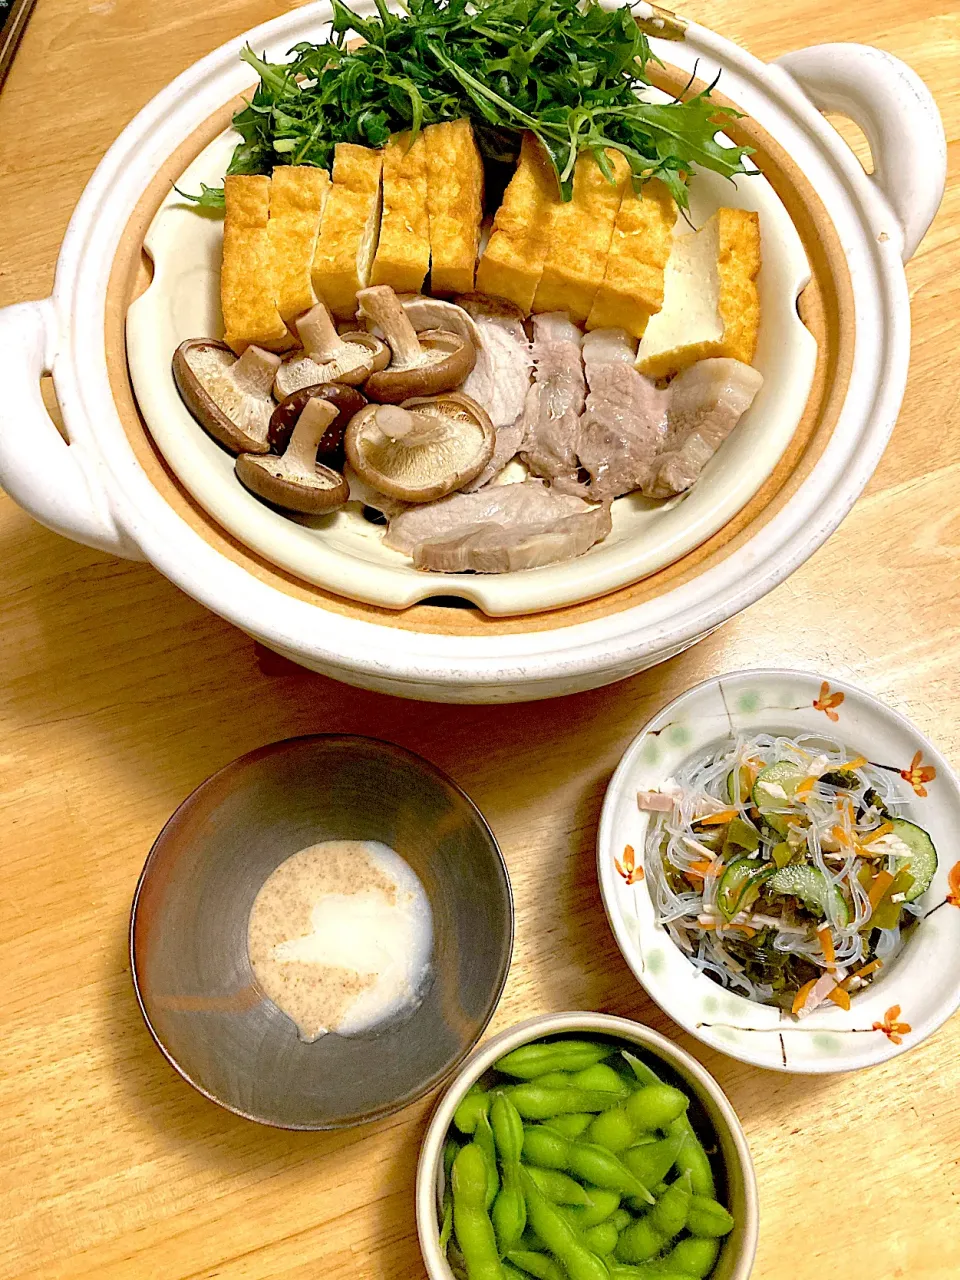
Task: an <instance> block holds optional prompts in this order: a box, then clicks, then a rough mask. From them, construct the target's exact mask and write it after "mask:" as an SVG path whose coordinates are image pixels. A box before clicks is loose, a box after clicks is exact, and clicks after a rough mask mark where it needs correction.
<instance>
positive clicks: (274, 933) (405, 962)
mask: <svg viewBox="0 0 960 1280" xmlns="http://www.w3.org/2000/svg"><path fill="white" fill-rule="evenodd" d="M247 949H248V952H249V955H250V964H251V965H252V967H253V972H254V975H255V977H256V979H257V982H258V983H259V985H260V988H261V989H262V990H263V992H264V993H265V994H266V995H267V996H268V997H269V998H270V999H271V1000H272V1001H273V1002H274V1004H275V1005H276V1006H277V1007H278V1008H279V1009H280V1010H281V1011H282V1012H283V1013H285V1014H286V1015H287V1016H288V1017H289V1018H291V1019H292V1020H293V1021H294V1022H295V1023H296V1025H297V1031H298V1033H299V1036H300V1039H301V1040H305V1041H306V1042H307V1043H310V1042H311V1041H313V1040H316V1039H317V1038H318V1037H319V1036H322V1035H325V1034H326V1033H327V1032H331V1031H335V1032H337V1033H339V1034H340V1035H359V1034H361V1033H362V1032H364V1031H369V1030H370V1029H371V1028H373V1027H375V1026H377V1025H379V1024H380V1023H382V1022H385V1021H387V1020H388V1019H390V1018H392V1017H395V1016H396V1015H397V1014H398V1013H401V1012H410V1011H412V1010H413V1009H414V1008H416V1006H417V1005H418V1004H419V1003H420V1000H421V999H422V997H423V993H424V990H425V987H426V980H427V977H428V974H429V967H430V955H431V952H432V949H433V925H432V916H431V911H430V901H429V899H428V898H427V895H426V892H425V891H424V888H423V885H422V884H421V883H420V880H419V879H418V877H417V876H416V874H415V873H414V872H413V871H412V870H411V868H410V867H409V866H408V864H407V863H406V862H405V861H404V860H403V858H401V857H400V855H399V854H397V853H395V852H394V851H393V850H392V849H390V848H388V847H387V846H386V845H384V844H379V843H377V842H375V841H359V840H327V841H324V842H323V843H321V844H315V845H311V846H310V847H309V848H307V849H301V850H300V852H299V853H295V854H293V855H292V856H291V857H289V858H287V859H286V861H284V862H281V863H280V865H279V866H278V867H277V868H276V869H275V870H274V871H273V872H272V873H271V874H270V876H268V878H267V879H266V880H265V881H264V883H263V885H262V887H261V889H260V892H259V893H258V894H257V896H256V899H255V900H254V904H253V907H252V909H251V911H250V921H249V924H248V929H247Z"/></svg>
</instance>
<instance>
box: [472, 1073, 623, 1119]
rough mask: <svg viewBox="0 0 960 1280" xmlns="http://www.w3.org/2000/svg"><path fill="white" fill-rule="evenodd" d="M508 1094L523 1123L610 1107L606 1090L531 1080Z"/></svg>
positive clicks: (604, 1109) (515, 1086)
mask: <svg viewBox="0 0 960 1280" xmlns="http://www.w3.org/2000/svg"><path fill="white" fill-rule="evenodd" d="M506 1092H507V1095H508V1096H509V1098H510V1100H511V1101H512V1103H513V1105H514V1106H515V1107H516V1108H517V1110H518V1111H519V1112H520V1114H521V1115H522V1116H523V1118H524V1120H549V1119H551V1118H552V1117H553V1116H561V1115H566V1114H569V1113H570V1112H573V1111H606V1109H607V1107H609V1105H610V1094H609V1092H607V1091H606V1090H603V1089H578V1088H577V1087H576V1086H574V1085H565V1086H564V1087H563V1088H551V1087H550V1086H549V1085H542V1084H540V1083H539V1081H530V1082H529V1083H527V1084H514V1085H511V1086H510V1087H509V1088H508V1089H507V1090H506ZM458 1127H459V1126H458Z"/></svg>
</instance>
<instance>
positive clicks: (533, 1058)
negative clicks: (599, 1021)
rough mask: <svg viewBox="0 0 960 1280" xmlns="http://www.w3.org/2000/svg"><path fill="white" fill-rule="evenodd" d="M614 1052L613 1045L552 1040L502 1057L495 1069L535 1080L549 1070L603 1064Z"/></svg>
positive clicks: (579, 1068)
mask: <svg viewBox="0 0 960 1280" xmlns="http://www.w3.org/2000/svg"><path fill="white" fill-rule="evenodd" d="M613 1052H614V1050H613V1046H612V1045H605V1044H595V1043H593V1041H590V1040H554V1041H552V1042H550V1043H547V1044H543V1043H539V1044H525V1045H521V1046H520V1048H519V1049H514V1050H513V1052H512V1053H507V1054H505V1055H504V1056H503V1057H502V1058H500V1059H499V1061H498V1062H496V1063H494V1066H495V1067H496V1069H497V1070H498V1071H502V1072H503V1073H504V1075H508V1076H514V1077H516V1078H517V1079H518V1080H535V1079H536V1078H537V1076H545V1075H546V1074H547V1073H548V1072H549V1071H582V1070H583V1069H584V1068H585V1067H592V1066H593V1064H594V1063H595V1062H603V1060H604V1059H605V1058H609V1057H610V1055H611V1054H612V1053H613Z"/></svg>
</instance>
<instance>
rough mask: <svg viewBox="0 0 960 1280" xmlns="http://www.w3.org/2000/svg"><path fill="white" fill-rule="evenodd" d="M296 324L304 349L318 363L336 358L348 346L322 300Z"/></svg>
mask: <svg viewBox="0 0 960 1280" xmlns="http://www.w3.org/2000/svg"><path fill="white" fill-rule="evenodd" d="M296 325H297V333H298V334H299V335H300V341H301V342H302V343H303V349H304V351H306V353H307V355H308V356H309V357H310V359H311V360H316V362H317V363H318V364H327V363H328V362H329V361H331V360H335V359H336V358H337V356H338V355H340V354H341V352H342V351H343V350H344V348H345V347H346V346H347V343H346V342H344V340H343V339H342V338H341V337H340V335H339V333H337V330H336V327H335V325H334V323H333V319H332V318H331V315H330V312H329V311H328V310H327V308H326V307H325V306H324V305H323V303H322V302H318V303H317V305H316V306H315V307H312V308H311V309H310V310H309V311H308V312H307V313H306V315H302V316H301V317H300V319H299V320H298V321H297V322H296Z"/></svg>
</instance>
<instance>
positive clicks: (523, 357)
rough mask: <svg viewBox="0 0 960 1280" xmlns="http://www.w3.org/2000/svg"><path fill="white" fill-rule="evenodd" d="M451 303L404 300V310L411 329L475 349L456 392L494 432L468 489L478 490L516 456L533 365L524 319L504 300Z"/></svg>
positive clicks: (475, 297) (478, 297)
mask: <svg viewBox="0 0 960 1280" xmlns="http://www.w3.org/2000/svg"><path fill="white" fill-rule="evenodd" d="M460 302H462V304H463V305H462V306H461V305H459V304H458V303H454V302H442V301H440V300H438V299H436V298H423V297H415V298H407V299H405V300H404V303H403V308H404V310H405V311H406V313H407V315H408V316H409V317H410V322H411V323H412V325H413V327H414V328H415V329H416V330H417V332H420V330H422V329H447V330H449V331H450V332H451V333H456V334H457V335H458V336H459V337H461V338H468V339H469V340H470V341H471V342H472V343H473V345H474V347H475V348H476V351H477V363H476V364H475V365H474V367H473V370H472V371H471V373H470V374H468V376H467V380H466V381H465V382H464V383H463V385H462V386H461V387H460V388H459V390H461V391H462V392H463V393H464V395H468V396H470V397H471V399H473V400H476V402H477V403H478V404H480V405H482V406H483V407H484V409H486V411H487V413H489V415H490V420H491V422H492V423H493V425H494V426H495V427H496V428H497V444H496V448H495V450H494V455H493V458H491V460H490V463H489V464H488V465H487V466H486V467H485V468H484V470H483V471H482V472H481V473H480V475H479V476H477V478H476V480H474V481H473V482H472V483H471V484H470V486H469V488H470V489H471V490H473V489H480V488H482V487H483V486H484V485H486V484H489V482H490V481H491V480H492V479H493V478H494V477H495V476H497V475H499V473H500V472H501V471H502V470H503V468H504V467H505V466H506V465H507V463H508V462H509V461H510V460H511V459H512V458H513V457H514V456H515V455H516V453H517V451H518V449H519V448H520V441H521V440H522V438H523V431H522V428H521V427H520V425H519V419H520V415H521V414H522V413H523V406H524V399H525V397H526V394H527V388H528V387H529V386H530V376H531V373H532V372H533V361H532V359H531V356H530V344H529V342H528V341H527V335H526V333H525V332H524V329H523V317H522V316H521V314H520V312H519V310H518V309H517V308H516V307H514V306H513V305H512V304H511V303H509V302H501V301H500V300H499V299H496V298H484V297H481V295H480V294H469V295H467V296H466V297H464V298H461V299H460Z"/></svg>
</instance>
